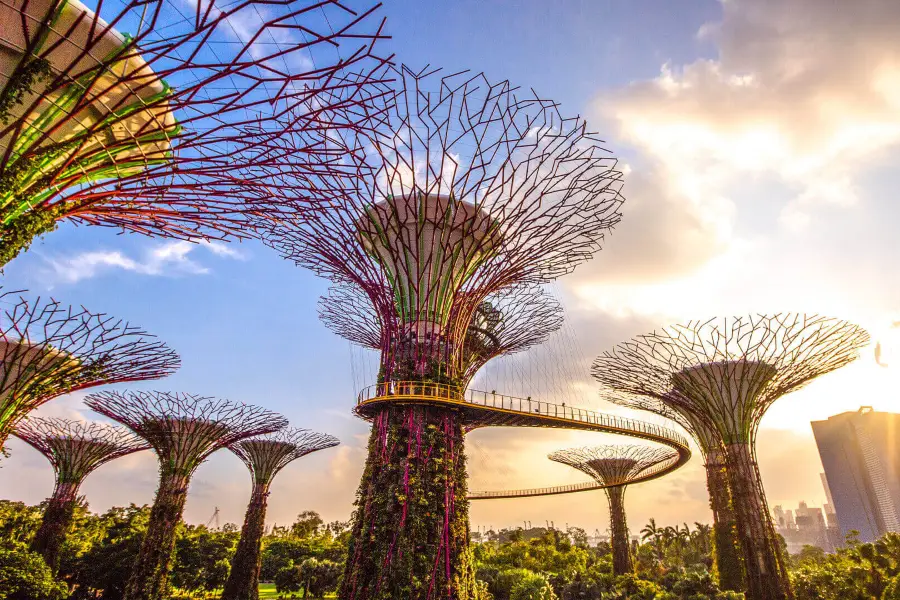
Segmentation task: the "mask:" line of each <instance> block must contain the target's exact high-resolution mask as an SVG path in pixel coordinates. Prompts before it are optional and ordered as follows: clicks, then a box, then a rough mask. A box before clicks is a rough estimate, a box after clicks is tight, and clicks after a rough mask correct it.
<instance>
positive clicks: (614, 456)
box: [548, 446, 678, 575]
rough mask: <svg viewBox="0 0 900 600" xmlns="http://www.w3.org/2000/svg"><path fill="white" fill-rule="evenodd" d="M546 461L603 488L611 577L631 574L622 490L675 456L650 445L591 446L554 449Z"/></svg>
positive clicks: (672, 460) (675, 458) (667, 449)
mask: <svg viewBox="0 0 900 600" xmlns="http://www.w3.org/2000/svg"><path fill="white" fill-rule="evenodd" d="M548 458H549V459H550V460H552V461H556V462H558V463H562V464H564V465H569V466H570V467H575V468H576V469H578V470H579V471H582V472H584V473H587V474H588V475H589V476H591V477H592V478H594V480H595V481H596V482H597V483H599V484H600V485H602V486H604V487H603V491H604V492H606V497H607V498H608V499H609V530H610V541H611V543H612V555H613V574H614V575H624V574H626V573H631V572H633V571H634V565H633V563H632V560H631V544H630V542H629V541H628V522H627V520H626V518H625V488H626V487H628V484H630V483H632V482H633V481H635V480H636V479H639V478H640V477H641V476H642V475H643V474H645V473H646V472H647V471H649V470H650V469H654V468H657V467H658V466H659V465H661V464H663V463H672V462H675V461H677V460H678V453H677V452H675V451H674V450H672V449H669V448H654V447H651V446H593V447H590V448H571V449H569V450H558V451H556V452H553V453H551V454H550V455H549V456H548Z"/></svg>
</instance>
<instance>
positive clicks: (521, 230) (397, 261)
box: [264, 66, 622, 381]
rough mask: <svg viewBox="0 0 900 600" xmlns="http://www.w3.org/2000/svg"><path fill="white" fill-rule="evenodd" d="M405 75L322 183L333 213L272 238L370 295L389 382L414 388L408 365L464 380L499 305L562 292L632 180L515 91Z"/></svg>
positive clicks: (347, 141)
mask: <svg viewBox="0 0 900 600" xmlns="http://www.w3.org/2000/svg"><path fill="white" fill-rule="evenodd" d="M394 76H395V78H396V79H397V82H396V84H395V86H394V89H393V93H392V95H391V96H389V97H387V98H386V100H385V103H386V109H385V110H384V111H383V112H381V113H379V114H378V118H373V117H372V115H368V114H362V113H360V114H358V115H357V116H356V117H355V120H357V121H364V120H366V119H369V120H368V121H367V122H369V123H370V124H371V127H369V128H366V129H363V130H360V131H358V132H356V135H350V134H344V135H340V134H334V135H331V136H330V137H329V139H328V140H327V143H330V144H331V145H332V146H333V147H334V148H335V149H336V151H339V153H341V154H348V155H349V156H351V157H352V162H351V163H349V164H348V166H347V168H346V170H345V171H344V172H343V173H341V174H340V176H337V175H336V174H335V173H334V172H331V173H328V174H326V176H324V177H319V178H316V181H317V186H316V187H317V188H318V189H319V190H321V192H320V194H319V196H320V198H321V201H320V202H319V203H318V204H316V205H314V206H315V207H314V208H312V209H309V210H308V211H307V212H305V213H304V214H303V218H302V219H297V220H294V221H292V222H290V223H288V224H287V226H285V225H284V224H279V226H278V227H272V228H271V229H269V230H268V231H266V232H265V235H264V237H265V241H266V242H267V243H268V244H270V245H272V246H273V247H275V248H276V249H277V250H279V251H280V252H281V254H282V255H284V256H285V257H286V258H288V259H290V260H293V261H295V262H296V263H297V264H298V265H301V266H304V267H308V268H310V269H312V270H313V271H315V272H317V273H319V274H320V275H322V276H325V277H327V278H329V279H331V280H333V281H335V282H338V283H341V282H344V283H352V284H353V285H355V286H357V287H358V288H360V289H361V290H363V292H364V293H365V294H366V295H367V296H368V297H369V302H370V304H371V306H372V307H374V310H375V313H376V314H377V317H378V323H379V325H380V327H381V329H382V332H383V335H381V336H379V337H380V339H379V343H380V345H381V350H382V353H383V355H384V356H385V360H384V364H385V365H388V370H387V371H386V372H385V373H384V377H383V379H384V380H385V381H389V380H400V379H409V378H410V377H409V375H410V374H409V373H408V372H407V371H408V369H405V368H403V367H401V366H400V365H403V364H408V363H409V362H410V361H411V362H412V363H414V366H415V369H418V370H419V371H420V372H422V373H424V372H425V371H427V370H432V371H433V370H434V369H435V368H437V369H438V370H439V371H440V372H441V373H440V377H441V378H443V379H450V380H458V379H460V378H461V377H463V374H462V373H460V372H459V371H457V367H458V368H463V367H462V365H463V363H464V361H462V360H461V359H460V358H459V355H460V354H461V353H462V352H463V351H464V350H463V349H464V347H465V338H466V335H467V333H468V329H469V325H470V324H471V323H472V322H473V319H474V318H475V315H476V313H477V311H478V309H479V307H480V306H482V303H483V302H484V301H485V300H487V299H488V297H489V296H491V294H494V293H496V292H498V291H500V290H502V289H504V288H508V287H511V286H513V285H517V284H534V285H537V284H542V283H546V282H548V281H551V280H553V279H555V278H557V277H559V276H560V275H563V274H565V273H568V272H570V271H571V270H572V269H574V268H575V267H576V266H577V265H578V264H579V263H581V262H583V261H585V260H588V259H590V258H591V257H592V256H593V255H594V254H595V253H596V252H597V251H598V250H599V249H600V246H601V243H602V242H603V240H604V237H605V235H606V233H607V231H609V230H610V229H611V228H612V227H613V226H614V225H615V224H616V223H618V221H619V219H620V217H621V215H620V213H619V207H620V204H621V202H622V199H621V197H620V195H619V188H620V186H621V173H619V172H618V171H616V170H615V166H616V161H615V159H613V158H612V157H611V156H610V155H609V153H608V152H607V151H606V150H605V149H604V148H603V147H602V145H601V142H600V140H598V139H597V138H596V137H595V136H594V135H593V134H591V133H589V132H588V131H587V127H586V125H585V123H584V121H583V120H581V119H580V118H564V117H562V115H561V114H560V113H559V111H558V107H557V105H556V104H555V103H554V102H552V101H549V100H544V99H541V98H539V97H537V96H536V95H535V94H533V93H528V92H524V91H521V90H518V89H516V88H514V87H512V86H511V85H510V84H509V83H508V82H499V83H491V82H489V81H488V80H487V79H486V77H485V76H484V75H483V74H477V75H473V74H470V73H456V74H452V75H446V76H445V75H443V74H442V73H441V72H440V71H439V70H435V69H429V68H426V69H423V70H421V71H413V70H412V69H410V68H408V67H406V66H400V67H398V68H397V69H396V71H395V72H394ZM357 108H360V109H369V108H370V105H369V104H363V105H360V107H351V109H349V110H350V112H351V113H352V112H353V111H354V110H355V109H357ZM279 141H280V142H281V143H282V144H285V145H287V146H288V147H290V146H292V145H301V146H302V145H306V144H307V142H306V141H305V138H302V137H299V136H284V137H282V138H280V140H279ZM306 200H307V198H304V201H306ZM398 337H399V339H397V338H398ZM410 346H412V348H410ZM410 354H413V356H410ZM429 363H431V364H430V365H429ZM434 363H438V366H437V367H435V366H434Z"/></svg>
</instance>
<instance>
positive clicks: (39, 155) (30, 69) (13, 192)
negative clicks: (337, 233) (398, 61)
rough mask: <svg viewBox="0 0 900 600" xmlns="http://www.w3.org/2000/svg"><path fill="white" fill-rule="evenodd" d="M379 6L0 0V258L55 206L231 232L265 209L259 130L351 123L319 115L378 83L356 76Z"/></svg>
mask: <svg viewBox="0 0 900 600" xmlns="http://www.w3.org/2000/svg"><path fill="white" fill-rule="evenodd" d="M354 4H355V5H356V6H353V5H354ZM378 6H379V5H378V4H376V3H374V2H369V1H368V0H365V1H360V2H350V3H349V4H348V3H347V2H344V1H340V0H321V1H319V0H265V1H262V0H240V1H238V2H234V3H225V4H221V5H215V4H214V2H212V1H210V2H206V3H196V10H195V11H185V10H184V9H185V8H186V6H184V5H182V4H179V3H177V2H174V1H172V0H149V1H147V0H126V1H125V2H122V3H118V4H112V3H103V2H101V3H99V4H98V5H96V6H95V7H94V8H95V10H96V12H94V11H93V10H91V9H88V8H87V7H85V6H84V5H82V4H80V3H79V2H77V0H16V2H15V3H13V4H4V5H3V6H2V7H0V20H2V21H3V22H4V23H5V24H6V25H7V27H4V29H3V34H2V36H0V85H2V89H0V249H2V263H5V262H7V261H8V260H10V259H11V258H13V257H14V256H15V254H16V253H18V252H19V251H20V250H21V249H23V248H24V247H27V245H28V243H29V242H30V240H31V238H32V237H33V236H34V235H39V234H40V233H43V232H46V231H49V230H51V229H52V228H53V226H54V225H53V224H54V223H55V222H56V221H59V220H61V219H70V220H74V221H75V222H78V223H86V224H91V225H105V226H112V227H118V228H122V229H123V230H127V231H133V232H138V233H142V234H147V235H157V236H165V237H173V238H180V239H189V240H197V239H213V238H223V237H227V236H239V237H243V236H246V235H247V233H245V227H246V225H247V224H248V219H247V217H248V215H251V214H252V215H253V216H254V217H255V218H256V217H260V216H277V214H278V213H279V212H280V207H279V205H278V201H279V198H278V194H276V193H274V192H272V191H271V190H269V189H268V188H267V186H266V175H265V174H264V173H263V172H262V169H278V168H281V165H282V163H283V161H284V158H283V157H282V156H281V155H280V153H279V152H268V151H267V150H266V148H267V147H268V146H269V145H270V142H271V140H272V139H273V138H277V137H278V136H280V135H284V134H286V133H289V132H291V131H294V130H310V129H319V128H323V127H325V128H327V129H333V128H336V127H340V126H350V127H353V126H355V125H356V124H355V123H352V122H350V121H349V120H348V119H346V118H340V119H338V118H333V115H331V114H328V115H326V113H327V112H331V113H335V112H337V111H343V110H344V109H346V108H347V107H349V106H351V105H353V104H354V103H357V102H368V101H370V99H371V98H372V97H376V98H377V97H378V92H377V91H374V92H373V91H369V90H366V89H365V88H366V87H367V86H370V85H373V86H376V87H377V85H378V84H379V82H381V81H382V78H383V75H384V70H383V65H384V62H385V60H384V59H383V58H380V57H378V56H377V51H376V49H375V46H376V44H375V42H376V41H377V40H379V39H382V38H385V37H386V36H385V35H384V34H383V33H382V29H383V26H384V21H383V18H379V17H378V15H377V9H378ZM122 31H128V32H130V35H123V34H121V33H119V32H122ZM367 110H369V109H367ZM341 114H342V115H344V114H345V113H343V112H342V113H341ZM323 116H327V120H325V121H323ZM310 139H312V138H310ZM296 150H297V152H296V153H295V154H294V155H293V156H292V157H291V165H290V167H291V169H293V170H295V172H296V173H297V174H298V175H300V176H302V175H303V174H304V173H305V172H306V170H311V171H318V170H320V169H328V168H329V166H328V164H329V163H330V162H333V161H335V160H338V159H339V158H340V157H338V156H336V155H335V154H334V153H333V152H331V151H330V150H328V149H326V148H323V147H322V146H321V145H305V146H303V147H301V148H297V149H296ZM294 185H295V186H297V187H298V188H302V187H303V186H302V185H301V180H300V179H298V180H297V181H296V182H295V184H294Z"/></svg>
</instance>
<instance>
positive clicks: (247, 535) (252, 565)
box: [222, 483, 269, 600]
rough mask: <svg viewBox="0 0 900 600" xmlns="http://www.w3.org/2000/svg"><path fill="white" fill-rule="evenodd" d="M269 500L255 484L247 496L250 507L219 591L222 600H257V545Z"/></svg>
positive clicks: (262, 486) (261, 486)
mask: <svg viewBox="0 0 900 600" xmlns="http://www.w3.org/2000/svg"><path fill="white" fill-rule="evenodd" d="M268 496H269V490H268V486H267V485H265V484H262V483H257V484H255V485H254V486H253V493H252V494H251V495H250V505H249V506H247V514H246V516H245V517H244V526H243V527H242V528H241V539H240V541H238V545H237V549H236V550H235V552H234V559H233V560H232V561H231V571H230V572H229V573H228V581H227V582H226V583H225V589H224V590H223V591H222V600H257V599H258V598H259V569H260V566H261V562H262V554H261V552H260V545H261V544H262V537H263V531H264V528H265V523H266V502H267V498H268Z"/></svg>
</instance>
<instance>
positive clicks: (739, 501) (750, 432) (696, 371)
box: [593, 313, 869, 600]
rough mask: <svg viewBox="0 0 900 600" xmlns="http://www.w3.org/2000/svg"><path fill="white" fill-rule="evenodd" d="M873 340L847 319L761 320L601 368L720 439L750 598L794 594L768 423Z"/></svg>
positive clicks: (622, 355)
mask: <svg viewBox="0 0 900 600" xmlns="http://www.w3.org/2000/svg"><path fill="white" fill-rule="evenodd" d="M868 341H869V335H868V334H867V333H866V332H865V331H864V330H863V329H862V328H860V327H858V326H856V325H853V324H851V323H848V322H846V321H841V320H837V319H832V318H828V317H822V316H819V315H804V314H795V313H784V314H776V315H752V316H749V317H735V318H731V319H711V320H708V321H693V322H689V323H688V324H686V325H676V326H672V327H668V328H663V329H661V330H658V331H654V332H653V333H650V334H647V335H641V336H638V337H636V338H634V339H632V340H631V341H628V342H624V343H621V344H619V345H618V346H616V348H615V349H613V350H612V351H609V352H606V353H604V354H603V355H601V356H600V357H599V358H598V359H597V360H596V362H595V363H594V367H593V374H594V377H595V378H596V379H597V380H598V381H600V382H601V383H602V384H604V385H607V386H609V387H610V388H612V389H614V390H617V391H619V392H621V393H625V394H631V395H635V396H646V397H650V398H653V399H655V400H657V401H659V402H660V403H662V404H664V405H666V406H668V407H670V408H671V409H672V410H673V411H675V412H677V413H679V414H682V415H685V414H686V415H690V418H691V419H693V420H696V421H697V422H698V423H702V424H705V425H706V426H708V427H710V428H712V429H713V430H714V431H715V432H716V434H717V437H718V439H719V441H720V443H721V444H722V450H723V452H724V453H725V472H726V475H727V478H728V486H729V488H730V490H731V502H732V507H733V510H734V518H735V522H736V524H737V535H738V546H739V548H740V551H741V555H742V557H743V566H744V571H745V574H746V590H747V596H748V598H751V599H753V600H770V599H781V598H788V597H790V596H791V590H790V582H789V580H788V578H787V574H786V570H785V565H784V560H783V557H782V553H781V547H780V544H779V543H778V539H777V534H776V533H775V529H774V526H773V524H772V520H771V518H770V516H769V509H768V506H767V504H766V498H765V493H764V491H763V487H762V480H761V478H760V476H759V470H758V467H757V464H756V433H757V430H758V428H759V423H760V420H761V419H762V417H763V415H764V414H765V413H766V411H767V410H768V409H769V407H770V406H772V404H773V403H774V402H775V401H776V400H777V399H778V398H780V397H781V396H783V395H785V394H787V393H790V392H792V391H795V390H796V389H798V388H800V387H802V386H804V385H806V384H807V383H809V382H810V381H812V380H813V379H815V378H816V377H818V376H820V375H823V374H825V373H828V372H830V371H833V370H835V369H838V368H840V367H842V366H844V365H846V364H848V363H850V362H851V361H853V360H854V359H856V358H857V356H858V350H859V349H860V348H861V347H862V346H864V345H865V344H867V343H868ZM718 485H721V484H718Z"/></svg>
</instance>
